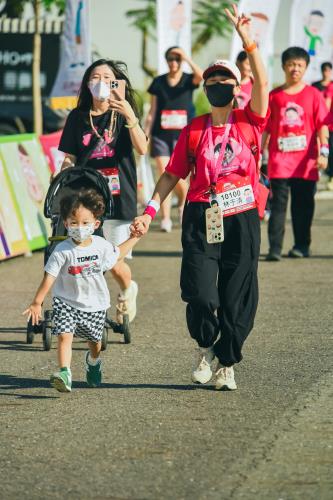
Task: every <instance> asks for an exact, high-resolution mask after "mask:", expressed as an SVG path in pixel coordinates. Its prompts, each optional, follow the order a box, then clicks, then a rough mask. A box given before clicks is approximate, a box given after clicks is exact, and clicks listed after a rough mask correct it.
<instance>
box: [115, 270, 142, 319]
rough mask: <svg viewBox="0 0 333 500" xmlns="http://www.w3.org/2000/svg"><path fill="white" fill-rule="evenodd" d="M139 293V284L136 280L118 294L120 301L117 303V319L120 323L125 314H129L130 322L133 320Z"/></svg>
mask: <svg viewBox="0 0 333 500" xmlns="http://www.w3.org/2000/svg"><path fill="white" fill-rule="evenodd" d="M137 295H138V285H137V283H136V282H135V281H133V280H132V281H131V284H130V286H129V287H128V288H126V290H124V291H123V292H122V293H120V294H119V295H118V302H117V305H116V309H117V314H116V320H117V322H118V323H120V324H122V323H123V315H124V314H128V319H129V322H131V321H133V319H134V318H135V316H136V297H137Z"/></svg>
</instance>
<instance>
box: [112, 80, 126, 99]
mask: <svg viewBox="0 0 333 500" xmlns="http://www.w3.org/2000/svg"><path fill="white" fill-rule="evenodd" d="M110 87H111V98H113V99H117V100H119V97H118V96H117V94H116V93H115V92H114V91H115V90H116V91H117V93H118V94H119V95H120V96H121V99H125V89H126V82H125V80H112V81H111V82H110Z"/></svg>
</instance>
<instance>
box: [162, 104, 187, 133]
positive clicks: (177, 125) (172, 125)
mask: <svg viewBox="0 0 333 500" xmlns="http://www.w3.org/2000/svg"><path fill="white" fill-rule="evenodd" d="M186 125H187V111H186V110H185V109H163V110H162V112H161V128H162V129H163V130H182V129H183V128H184V127H185V126H186Z"/></svg>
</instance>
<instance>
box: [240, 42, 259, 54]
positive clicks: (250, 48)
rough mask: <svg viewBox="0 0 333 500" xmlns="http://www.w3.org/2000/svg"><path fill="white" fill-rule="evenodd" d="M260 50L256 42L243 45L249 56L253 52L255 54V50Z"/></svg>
mask: <svg viewBox="0 0 333 500" xmlns="http://www.w3.org/2000/svg"><path fill="white" fill-rule="evenodd" d="M257 48H258V46H257V44H256V42H253V43H251V45H248V46H246V45H243V49H244V50H245V52H247V53H248V54H250V53H251V52H253V51H254V50H256V49H257Z"/></svg>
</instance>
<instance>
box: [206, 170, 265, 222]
mask: <svg viewBox="0 0 333 500" xmlns="http://www.w3.org/2000/svg"><path fill="white" fill-rule="evenodd" d="M225 179H226V178H224V180H219V181H218V183H217V186H216V194H215V195H214V198H216V201H217V203H218V206H219V207H220V208H221V210H222V212H223V217H227V216H228V215H235V214H239V213H241V212H246V211H247V210H252V209H253V208H256V206H257V204H256V201H255V199H254V194H253V189H252V185H251V181H250V178H249V177H241V176H239V175H237V176H236V175H230V176H228V177H227V179H228V180H227V181H226V180H225ZM214 198H212V200H211V203H212V202H214Z"/></svg>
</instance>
